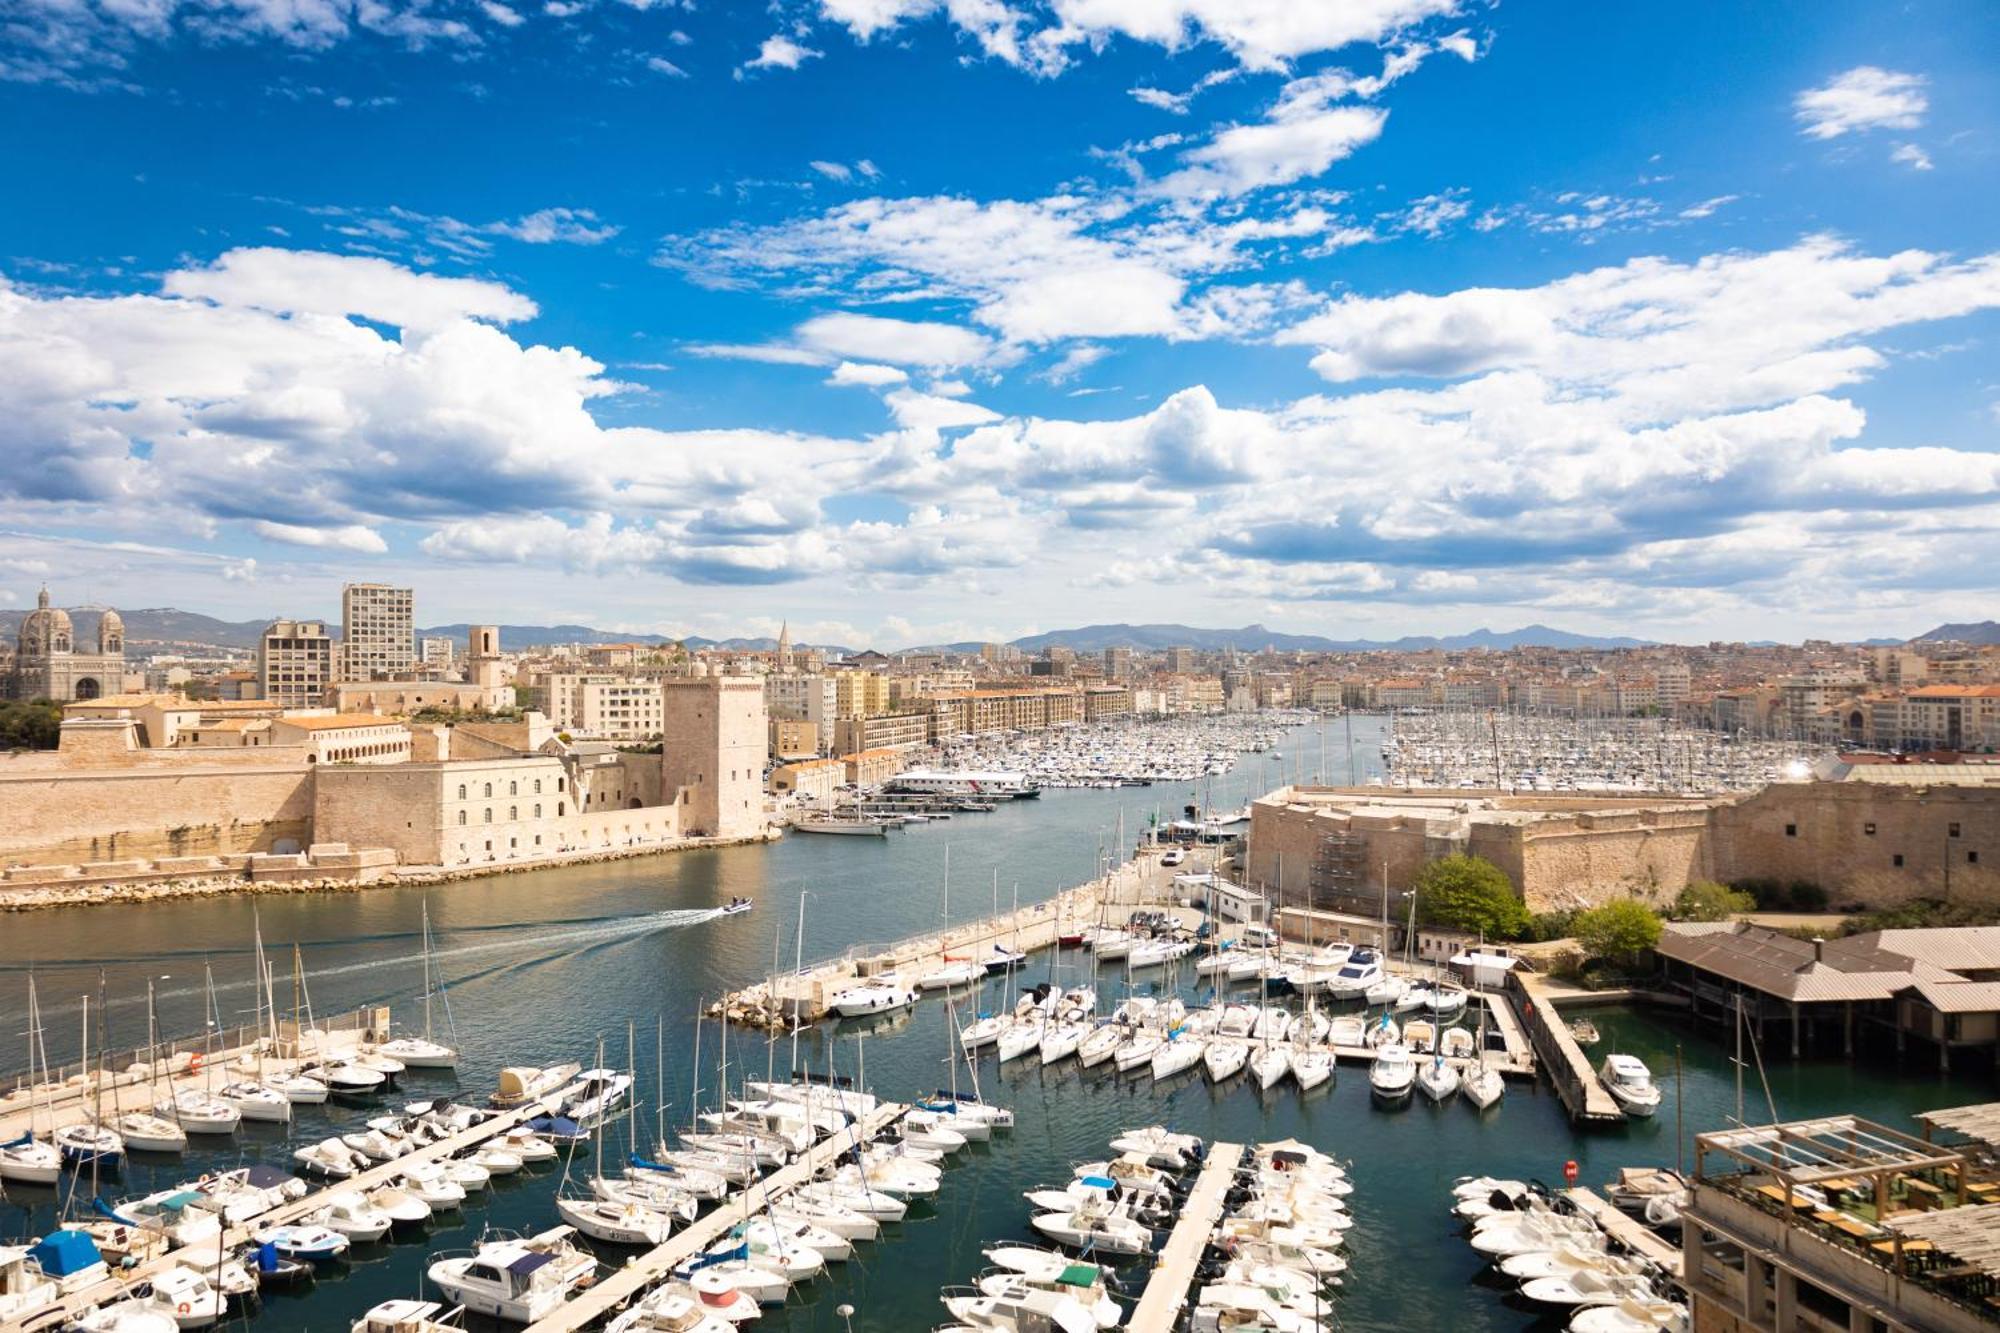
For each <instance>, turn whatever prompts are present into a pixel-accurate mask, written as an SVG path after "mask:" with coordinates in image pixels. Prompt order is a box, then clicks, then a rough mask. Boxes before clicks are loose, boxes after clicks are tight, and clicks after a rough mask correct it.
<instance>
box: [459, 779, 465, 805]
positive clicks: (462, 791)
mask: <svg viewBox="0 0 2000 1333" xmlns="http://www.w3.org/2000/svg"><path fill="white" fill-rule="evenodd" d="M458 799H459V800H461V801H462V800H464V799H465V784H464V783H463V782H461V783H459V784H458Z"/></svg>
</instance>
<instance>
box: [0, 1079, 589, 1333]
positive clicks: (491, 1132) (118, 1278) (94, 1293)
mask: <svg viewBox="0 0 2000 1333" xmlns="http://www.w3.org/2000/svg"><path fill="white" fill-rule="evenodd" d="M583 1091H584V1085H583V1084H581V1083H573V1084H571V1085H570V1086H569V1087H567V1088H563V1089H561V1090H559V1091H557V1092H553V1093H550V1094H549V1095H548V1096H547V1097H546V1098H544V1099H542V1100H540V1101H534V1102H529V1103H527V1104H526V1105H524V1106H517V1107H515V1108H514V1109H513V1110H510V1111H506V1112H503V1113H501V1114H500V1115H497V1116H494V1117H493V1118H492V1119H491V1120H483V1121H481V1122H480V1123H478V1124H476V1125H473V1126H471V1127H469V1128H467V1129H463V1130H460V1131H459V1132H458V1133H456V1134H454V1135H452V1136H451V1137H450V1138H448V1139H440V1140H439V1141H438V1142H436V1143H431V1144H426V1145H425V1146H424V1147H421V1148H419V1149H417V1150H416V1151H414V1152H410V1153H405V1154H404V1155H403V1156H401V1157H397V1158H394V1159H392V1160H390V1161H387V1162H381V1163H378V1164H377V1165H375V1166H372V1167H370V1168H369V1169H368V1170H366V1171H362V1172H359V1173H357V1174H355V1175H353V1176H350V1177H349V1178H348V1179H346V1180H337V1181H335V1182H333V1183H332V1184H330V1185H328V1186H327V1187H326V1188H324V1189H318V1190H314V1191H312V1192H311V1193H310V1194H307V1195H306V1196H305V1197H304V1198H302V1199H295V1200H293V1201H292V1202H290V1203H287V1204H282V1205H280V1206H279V1207H277V1208H274V1209H272V1210H271V1211H270V1212H268V1213H265V1214H263V1215H262V1216H259V1217H255V1218H252V1219H251V1220H250V1221H248V1222H245V1223H243V1224H241V1225H238V1226H231V1227H227V1228H225V1229H224V1231H223V1233H222V1239H221V1245H222V1249H223V1252H224V1253H225V1254H227V1253H229V1252H232V1251H234V1250H236V1249H237V1248H238V1247H240V1246H242V1245H243V1244H244V1243H245V1242H247V1241H248V1240H249V1239H250V1238H251V1237H252V1236H253V1235H254V1234H255V1233H257V1232H259V1231H263V1230H266V1229H267V1228H270V1227H276V1226H284V1225H287V1224H288V1223H292V1222H296V1221H298V1220H299V1219H300V1218H302V1217H306V1216H308V1215H309V1214H311V1213H314V1212H316V1211H318V1210H319V1209H321V1208H324V1207H326V1202H327V1199H328V1197H329V1196H331V1195H334V1194H340V1193H351V1192H355V1191H366V1190H372V1189H374V1188H376V1187H377V1186H379V1185H386V1184H388V1183H389V1182H390V1181H392V1180H394V1179H396V1177H398V1176H400V1175H401V1174H402V1173H403V1172H405V1171H407V1170H409V1169H410V1167H411V1166H413V1165H415V1164H416V1163H419V1162H434V1161H438V1160H440V1159H442V1158H445V1157H450V1156H452V1155H453V1154H455V1153H459V1152H463V1151H464V1150H465V1149H467V1148H470V1147H473V1146H475V1145H477V1144H480V1143H484V1142H485V1141H486V1140H487V1139H490V1138H493V1137H494V1136H496V1135H499V1134H504V1133H505V1132H507V1131H508V1130H510V1129H513V1128H514V1127H515V1126H517V1125H522V1124H525V1123H527V1122H528V1121H530V1120H532V1119H534V1118H535V1117H536V1116H538V1115H547V1114H549V1113H550V1110H551V1108H553V1107H556V1106H560V1105H561V1104H562V1103H563V1102H564V1101H566V1100H568V1099H569V1098H571V1097H574V1096H578V1095H580V1094H581V1093H582V1092H583ZM213 1254H214V1251H213V1250H212V1249H211V1248H210V1247H209V1246H208V1245H207V1244H205V1243H204V1244H201V1245H197V1246H193V1247H191V1248H189V1249H186V1250H171V1251H168V1252H167V1253H165V1254H162V1255H160V1256H158V1257H157V1258H153V1259H148V1260H146V1261H145V1262H143V1263H140V1264H138V1265H137V1266H135V1267H133V1268H128V1269H123V1270H120V1271H118V1272H116V1273H115V1274H114V1275H113V1276H112V1277H110V1278H107V1279H106V1280H104V1281H102V1282H98V1283H95V1284H93V1285H91V1286H88V1287H83V1288H80V1289H79V1290H77V1291H75V1292H72V1293H70V1294H69V1295H67V1296H65V1297H63V1298H62V1299H61V1300H60V1301H57V1302H55V1303H54V1304H52V1305H44V1306H42V1307H40V1308H39V1309H36V1310H33V1311H30V1312H28V1313H27V1314H26V1315H25V1316H23V1317H22V1318H21V1319H19V1320H9V1321H5V1322H0V1333H22V1331H23V1330H27V1329H37V1330H43V1331H44V1333H45V1331H46V1330H49V1329H56V1328H65V1327H68V1326H69V1324H70V1322H71V1321H72V1320H74V1319H75V1318H76V1316H78V1315H80V1314H82V1313H84V1312H85V1311H88V1310H92V1309H95V1308H96V1307H98V1306H100V1305H105V1304H108V1303H110V1302H111V1301H115V1300H117V1299H119V1298H120V1297H122V1296H123V1295H124V1294H125V1293H126V1291H127V1289H128V1288H131V1287H133V1286H136V1285H138V1284H139V1283H141V1282H145V1281H147V1280H149V1279H151V1278H153V1277H155V1276H157V1275H158V1274H160V1273H162V1272H164V1271H166V1270H167V1269H169V1268H172V1267H174V1266H175V1265H177V1264H188V1265H189V1266H200V1265H202V1264H205V1263H207V1262H209V1260H210V1259H211V1258H212V1256H213ZM196 1256H200V1257H199V1258H197V1257H196Z"/></svg>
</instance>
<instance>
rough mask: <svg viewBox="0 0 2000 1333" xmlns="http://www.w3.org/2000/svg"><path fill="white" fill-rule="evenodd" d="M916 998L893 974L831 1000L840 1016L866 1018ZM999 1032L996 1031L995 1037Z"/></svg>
mask: <svg viewBox="0 0 2000 1333" xmlns="http://www.w3.org/2000/svg"><path fill="white" fill-rule="evenodd" d="M916 1000H917V993H916V991H914V990H912V989H911V988H910V987H908V986H906V985H904V984H903V983H902V982H901V981H899V980H897V978H896V977H895V976H894V975H885V976H879V977H875V978H873V979H872V980H870V981H868V982H867V983H866V984H864V985H860V986H851V987H849V988H848V989H847V990H844V991H842V992H841V993H840V995H839V997H838V998H837V999H835V1000H834V1002H833V1012H834V1013H836V1014H838V1015H840V1017H842V1018H866V1017H868V1016H869V1015H871V1014H887V1013H893V1012H895V1011H896V1010H898V1009H907V1008H909V1007H910V1006H911V1005H912V1004H915V1003H916ZM998 1035H999V1034H998V1033H996V1034H995V1036H996V1038H997V1036H998Z"/></svg>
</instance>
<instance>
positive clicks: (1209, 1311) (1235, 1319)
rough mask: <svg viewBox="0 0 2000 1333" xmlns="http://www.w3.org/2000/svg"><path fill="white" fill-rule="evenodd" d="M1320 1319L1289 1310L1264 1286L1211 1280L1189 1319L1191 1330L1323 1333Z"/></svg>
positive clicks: (1197, 1332) (1199, 1332)
mask: <svg viewBox="0 0 2000 1333" xmlns="http://www.w3.org/2000/svg"><path fill="white" fill-rule="evenodd" d="M1322 1327H1323V1325H1322V1324H1321V1323H1320V1322H1319V1321H1318V1320H1316V1319H1313V1318H1310V1317H1309V1316H1307V1315H1303V1314H1300V1313H1299V1312H1298V1311H1296V1310H1292V1309H1288V1308H1287V1307H1285V1306H1284V1305H1282V1304H1280V1303H1279V1302H1278V1301H1277V1300H1276V1299H1274V1298H1273V1297H1272V1296H1271V1295H1270V1294H1269V1293H1268V1292H1266V1291H1264V1290H1263V1289H1262V1288H1261V1287H1252V1286H1245V1285H1242V1284H1238V1283H1210V1284H1208V1285H1207V1286H1205V1287H1203V1288H1202V1289H1201V1291H1200V1292H1199V1293H1197V1295H1196V1297H1195V1302H1194V1313H1193V1315H1192V1316H1191V1317H1190V1319H1189V1323H1188V1328H1189V1329H1190V1330H1191V1333H1236V1330H1238V1329H1268V1330H1271V1333H1320V1330H1321V1328H1322Z"/></svg>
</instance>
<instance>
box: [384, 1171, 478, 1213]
mask: <svg viewBox="0 0 2000 1333" xmlns="http://www.w3.org/2000/svg"><path fill="white" fill-rule="evenodd" d="M392 1183H393V1184H394V1185H395V1186H396V1188H397V1189H399V1190H402V1191H403V1192H405V1193H406V1194H410V1195H413V1196H415V1197H416V1198H419V1199H422V1200H423V1201H424V1202H425V1203H427V1204H429V1205H430V1206H431V1209H432V1211H433V1212H435V1211H436V1210H438V1209H441V1208H445V1209H449V1208H456V1207H458V1206H459V1205H460V1204H462V1203H464V1202H465V1186H463V1185H461V1184H459V1183H458V1182H457V1181H455V1180H452V1179H451V1178H450V1177H448V1176H447V1175H446V1174H445V1172H444V1168H443V1167H441V1166H440V1165H439V1164H438V1163H436V1162H413V1163H411V1164H410V1166H409V1169H407V1170H406V1171H404V1172H403V1173H402V1174H401V1175H399V1176H397V1177H396V1179H395V1180H394V1181H393V1182H392Z"/></svg>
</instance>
